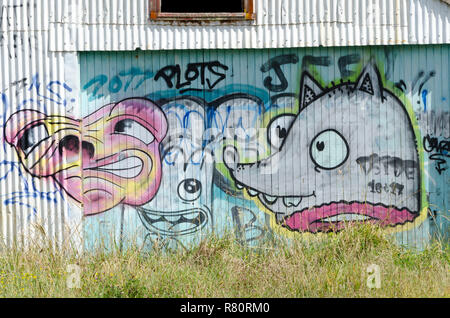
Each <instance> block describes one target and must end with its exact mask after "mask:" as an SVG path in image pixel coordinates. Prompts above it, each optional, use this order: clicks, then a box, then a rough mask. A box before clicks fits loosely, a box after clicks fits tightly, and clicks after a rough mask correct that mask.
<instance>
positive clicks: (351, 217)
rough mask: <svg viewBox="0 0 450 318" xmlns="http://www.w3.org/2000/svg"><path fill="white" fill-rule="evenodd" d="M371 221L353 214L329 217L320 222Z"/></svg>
mask: <svg viewBox="0 0 450 318" xmlns="http://www.w3.org/2000/svg"><path fill="white" fill-rule="evenodd" d="M370 219H372V218H371V217H370V216H367V215H361V214H355V213H342V214H338V215H334V216H330V217H327V218H324V219H321V220H320V221H321V222H340V221H365V220H370Z"/></svg>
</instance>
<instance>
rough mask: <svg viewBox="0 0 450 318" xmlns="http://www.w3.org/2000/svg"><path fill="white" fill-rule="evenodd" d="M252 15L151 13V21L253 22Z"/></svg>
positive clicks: (228, 13) (234, 13)
mask: <svg viewBox="0 0 450 318" xmlns="http://www.w3.org/2000/svg"><path fill="white" fill-rule="evenodd" d="M254 19H255V14H254V13H244V12H221V13H172V12H151V13H150V20H153V21H248V20H254Z"/></svg>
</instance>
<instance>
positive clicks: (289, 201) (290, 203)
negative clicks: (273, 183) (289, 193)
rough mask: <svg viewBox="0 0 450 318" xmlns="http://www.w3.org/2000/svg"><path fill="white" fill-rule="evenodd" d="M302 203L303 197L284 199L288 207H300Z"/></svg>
mask: <svg viewBox="0 0 450 318" xmlns="http://www.w3.org/2000/svg"><path fill="white" fill-rule="evenodd" d="M300 202H302V197H284V198H283V203H284V205H285V206H286V207H291V206H298V205H299V204H300Z"/></svg>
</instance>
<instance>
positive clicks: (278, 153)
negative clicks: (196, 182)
mask: <svg viewBox="0 0 450 318" xmlns="http://www.w3.org/2000/svg"><path fill="white" fill-rule="evenodd" d="M299 103H300V104H299V112H298V114H297V115H292V114H286V115H280V116H278V117H276V118H274V119H273V120H272V121H271V123H270V124H269V127H268V129H267V132H268V133H267V139H268V142H269V143H270V144H271V146H272V150H273V151H272V153H271V155H270V156H269V157H267V158H264V159H262V160H259V161H257V162H254V163H240V162H239V154H238V152H237V150H236V149H235V148H234V147H230V146H229V147H227V148H226V149H225V151H224V162H225V165H226V166H227V168H228V169H229V171H230V174H231V176H232V178H233V179H234V181H235V183H236V186H237V187H239V188H242V187H244V188H246V191H247V193H248V195H250V196H251V197H254V199H257V200H259V201H260V202H261V203H262V204H263V205H264V206H265V207H266V209H268V210H269V211H270V212H272V213H274V214H275V216H276V220H277V222H278V223H280V224H281V225H282V226H284V227H286V228H287V229H289V230H292V231H301V232H305V231H306V232H311V233H317V232H329V231H339V230H341V229H342V228H343V227H344V226H345V225H346V224H348V223H351V222H373V223H379V224H381V225H382V226H397V225H401V224H405V223H406V222H412V221H413V220H414V219H415V218H416V217H417V216H419V215H420V208H421V201H420V200H421V196H420V180H421V179H420V170H419V156H418V152H417V148H416V139H415V135H414V131H413V126H412V123H411V120H410V118H409V116H408V113H407V112H406V109H405V107H404V105H403V104H402V102H401V101H400V100H399V99H398V98H397V97H396V96H395V95H394V94H393V93H391V92H390V91H388V90H387V89H385V88H384V87H383V84H382V80H381V76H380V73H379V71H378V69H377V68H376V66H375V64H374V63H372V62H370V63H369V64H367V65H366V66H365V67H364V69H363V70H362V72H361V74H360V76H359V77H358V79H357V80H356V81H355V82H342V81H341V82H340V83H339V84H335V83H333V82H332V87H331V88H328V89H324V88H323V87H321V85H320V84H319V83H318V81H316V80H315V79H314V78H313V77H312V76H311V75H310V74H308V73H307V72H304V73H303V75H302V79H301V83H300V95H299Z"/></svg>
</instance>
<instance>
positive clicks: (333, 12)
mask: <svg viewBox="0 0 450 318" xmlns="http://www.w3.org/2000/svg"><path fill="white" fill-rule="evenodd" d="M148 4H149V2H148V1H147V0H136V1H131V2H130V1H125V0H120V1H116V0H105V1H81V0H80V1H75V0H73V1H63V2H58V1H56V2H55V12H54V14H52V15H51V16H50V17H49V21H50V25H51V26H52V27H51V28H50V37H51V38H54V39H55V41H51V42H50V44H49V45H50V50H51V51H74V50H77V51H92V50H99V51H105V50H134V49H136V48H140V49H143V50H161V49H166V50H171V49H214V48H282V47H283V48H288V47H316V46H319V45H322V46H349V45H394V44H437V43H450V34H449V29H450V26H449V23H450V22H449V18H448V17H449V12H450V6H449V5H448V4H446V3H445V2H443V1H439V0H412V1H407V0H395V1H374V0H351V1H342V0H339V1H328V0H320V1H315V0H308V1H298V0H257V1H255V10H256V20H255V21H254V22H248V21H245V22H231V23H214V22H211V23H203V24H202V25H198V24H195V23H190V24H189V23H188V24H186V23H182V22H170V21H159V22H158V21H152V22H151V21H150V20H149V7H148ZM199 28H200V29H201V30H204V32H198V29H199ZM243 32H244V36H241V35H242V33H243ZM219 38H221V39H223V40H219Z"/></svg>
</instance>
